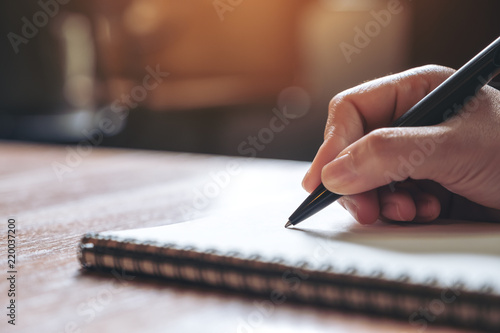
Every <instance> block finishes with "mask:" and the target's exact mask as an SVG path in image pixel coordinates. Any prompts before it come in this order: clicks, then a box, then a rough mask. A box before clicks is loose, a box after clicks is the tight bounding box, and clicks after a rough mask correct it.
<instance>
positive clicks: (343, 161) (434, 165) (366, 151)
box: [321, 126, 466, 195]
mask: <svg viewBox="0 0 500 333" xmlns="http://www.w3.org/2000/svg"><path fill="white" fill-rule="evenodd" d="M454 136H455V134H454V133H452V131H451V130H450V128H449V127H448V126H430V127H415V128H383V129H378V130H375V131H373V132H371V133H370V134H368V135H366V136H364V137H363V138H361V139H360V140H358V141H356V142H355V143H353V144H352V145H350V146H348V147H347V148H346V149H345V150H344V151H343V152H342V153H341V154H340V155H339V157H337V158H336V159H335V160H333V161H332V162H330V163H328V164H327V165H326V166H325V167H324V168H323V170H322V174H321V180H322V182H323V184H324V185H325V187H326V188H327V189H328V190H330V191H332V192H335V193H339V194H343V195H349V194H356V193H361V192H366V191H368V190H371V189H374V188H377V187H380V186H383V185H387V184H389V183H391V182H393V181H403V180H406V179H408V178H412V179H430V180H434V181H436V182H438V183H442V184H447V183H450V182H452V179H454V178H456V177H458V176H457V175H456V173H457V171H459V169H460V166H461V165H463V164H464V163H466V160H465V158H464V157H463V154H462V153H461V152H460V151H457V150H458V149H459V148H457V147H456V145H455V144H454V141H455V140H454V139H453V138H454Z"/></svg>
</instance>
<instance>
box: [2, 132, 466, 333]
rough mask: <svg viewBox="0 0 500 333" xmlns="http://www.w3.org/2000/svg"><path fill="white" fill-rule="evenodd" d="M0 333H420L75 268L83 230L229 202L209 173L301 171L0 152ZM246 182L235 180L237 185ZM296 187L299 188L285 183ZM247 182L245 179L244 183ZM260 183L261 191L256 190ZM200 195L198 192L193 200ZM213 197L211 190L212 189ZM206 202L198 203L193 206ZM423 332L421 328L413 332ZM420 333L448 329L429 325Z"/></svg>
mask: <svg viewBox="0 0 500 333" xmlns="http://www.w3.org/2000/svg"><path fill="white" fill-rule="evenodd" d="M0 156H1V162H0V198H1V199H0V219H1V220H2V225H3V226H2V228H1V230H2V231H1V232H0V239H1V247H2V249H1V253H2V260H1V263H2V264H1V272H2V275H1V276H2V278H1V280H0V281H1V282H0V295H1V297H0V298H1V302H0V303H1V308H2V309H3V310H2V313H1V318H2V319H1V323H0V327H1V329H0V330H1V331H2V332H115V331H116V332H135V331H141V332H271V331H272V332H419V330H418V329H421V328H422V327H421V326H419V327H414V326H411V325H410V324H409V323H408V322H405V321H397V320H393V319H388V318H376V317H370V316H365V315H362V314H357V313H346V312H341V311H337V310H332V309H325V308H318V307H314V306H306V305H299V304H292V303H284V304H282V305H279V306H277V307H276V308H274V309H272V311H265V310H262V309H260V307H259V302H261V301H262V299H259V298H258V297H250V296H244V295H239V294H234V293H229V292H219V291H216V290H208V289H204V288H201V287H200V288H193V287H186V286H182V285H177V284H172V283H166V282H161V281H154V280H150V279H146V278H139V277H131V276H128V275H122V276H113V275H111V274H109V275H107V274H101V275H98V274H90V273H86V272H83V271H82V270H81V269H80V265H79V263H78V261H77V245H78V242H79V240H80V238H81V236H82V235H83V234H84V233H86V232H88V231H104V230H112V229H116V230H118V229H130V228H137V227H147V226H157V225H163V224H168V223H177V222H182V221H184V220H187V219H190V218H193V217H198V216H203V215H208V214H211V213H213V212H215V211H217V210H218V209H221V203H223V202H224V200H226V199H227V197H228V196H232V195H234V193H233V192H232V190H231V184H230V183H231V181H229V182H224V181H219V183H220V184H219V192H218V193H213V195H210V196H207V195H203V191H204V185H206V184H208V183H209V182H212V183H216V181H215V180H214V179H216V178H217V176H216V175H217V172H225V171H224V170H226V171H227V170H228V168H230V167H231V166H234V162H235V161H236V164H240V165H242V166H243V169H244V170H246V171H245V172H248V173H251V174H254V175H259V174H262V175H266V177H280V174H282V172H283V170H287V169H288V168H303V170H306V168H307V163H301V162H291V161H273V160H258V159H253V160H244V159H241V158H240V159H238V158H231V157H222V156H218V157H217V156H207V155H192V154H180V153H165V152H146V151H131V150H111V149H101V148H96V147H91V146H90V147H87V148H86V149H84V147H83V146H80V147H78V146H73V147H69V146H68V147H65V146H48V145H30V144H21V143H8V142H3V143H0ZM244 177H245V175H244V173H242V174H240V175H239V176H238V177H236V178H238V179H243V178H244ZM290 181H294V182H297V186H299V183H300V179H292V180H290ZM249 183H251V182H249ZM254 186H256V187H257V186H258V184H254ZM200 193H202V195H200ZM210 193H211V192H210ZM202 196H204V198H200V197H202ZM9 218H13V219H15V228H16V263H15V269H16V270H17V275H16V285H15V289H16V303H15V304H16V320H15V323H16V325H15V327H14V326H12V325H9V324H8V323H7V320H8V319H9V318H8V317H7V316H6V314H7V311H8V310H7V309H6V306H7V305H8V302H9V298H8V297H7V290H8V289H9V282H8V281H7V277H8V274H7V270H8V267H7V260H6V259H7V246H6V244H7V221H8V219H9ZM421 331H422V330H420V332H421ZM425 332H456V330H455V329H448V328H443V327H432V326H429V327H427V328H426V329H425Z"/></svg>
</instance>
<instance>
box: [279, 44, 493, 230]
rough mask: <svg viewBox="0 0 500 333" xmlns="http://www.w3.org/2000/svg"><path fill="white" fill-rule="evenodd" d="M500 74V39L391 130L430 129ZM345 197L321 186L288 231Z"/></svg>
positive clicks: (296, 213)
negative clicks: (407, 127) (396, 128)
mask: <svg viewBox="0 0 500 333" xmlns="http://www.w3.org/2000/svg"><path fill="white" fill-rule="evenodd" d="M499 73H500V37H499V38H497V39H496V40H495V41H494V42H493V43H491V44H490V45H488V46H487V47H486V48H485V49H484V50H482V51H481V52H480V53H478V54H477V55H476V56H475V57H474V58H472V59H471V60H469V61H468V62H467V63H466V64H465V65H463V66H462V67H461V68H460V69H459V70H458V71H456V72H455V73H454V74H453V75H451V76H450V77H449V78H448V79H446V80H445V81H444V82H443V83H441V84H440V85H439V86H438V87H437V88H436V89H434V90H433V91H431V92H430V93H429V94H428V95H427V96H425V97H424V98H423V99H422V100H420V101H419V102H418V103H417V104H415V105H414V106H413V107H412V108H410V110H408V111H407V112H406V113H405V114H403V115H402V116H401V117H399V118H398V119H397V120H396V121H395V122H394V123H393V124H392V125H391V126H392V127H403V126H405V127H406V126H430V125H435V124H439V123H441V122H443V121H445V120H446V119H448V118H450V117H451V116H454V115H456V114H457V113H459V111H460V109H461V108H462V107H463V105H465V104H467V102H468V101H469V99H470V98H472V97H474V96H475V95H476V93H477V92H478V91H479V89H481V88H482V87H483V86H485V85H486V84H488V82H489V81H490V80H491V79H492V78H493V77H495V76H496V75H497V74H499ZM341 196H342V195H340V194H336V193H332V192H330V191H328V190H327V189H326V188H325V186H324V185H323V184H320V185H319V186H318V187H317V188H316V189H315V190H314V191H313V192H312V193H311V194H310V195H309V196H308V197H307V198H306V200H304V202H303V203H302V204H301V205H300V206H299V207H298V208H297V209H296V210H295V212H293V214H292V215H291V216H290V217H289V219H288V222H287V223H286V224H285V228H288V227H290V226H292V225H296V224H298V223H300V222H302V221H304V220H305V219H307V218H308V217H310V216H312V215H314V214H316V213H317V212H319V211H320V210H322V209H323V208H325V207H326V206H328V205H330V204H331V203H333V202H334V201H336V200H337V199H338V198H340V197H341Z"/></svg>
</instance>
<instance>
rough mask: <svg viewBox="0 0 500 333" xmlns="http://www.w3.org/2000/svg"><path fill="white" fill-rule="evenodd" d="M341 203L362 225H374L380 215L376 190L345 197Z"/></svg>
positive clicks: (341, 199)
mask: <svg viewBox="0 0 500 333" xmlns="http://www.w3.org/2000/svg"><path fill="white" fill-rule="evenodd" d="M339 203H340V204H341V205H342V206H343V207H344V208H345V209H347V211H348V212H349V213H350V214H351V215H352V217H354V218H355V219H356V221H358V222H359V223H361V224H371V223H374V222H375V221H377V219H378V217H379V214H380V208H379V201H378V194H377V191H376V190H373V191H368V192H365V193H359V194H355V195H350V196H344V197H342V198H340V199H339Z"/></svg>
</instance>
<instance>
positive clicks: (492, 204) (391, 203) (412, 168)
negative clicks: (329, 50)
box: [303, 65, 500, 224]
mask: <svg viewBox="0 0 500 333" xmlns="http://www.w3.org/2000/svg"><path fill="white" fill-rule="evenodd" d="M453 72H454V70H452V69H450V68H446V67H441V66H435V65H429V66H424V67H418V68H414V69H410V70H408V71H405V72H402V73H399V74H395V75H390V76H387V77H383V78H380V79H377V80H374V81H370V82H366V83H364V84H361V85H359V86H357V87H354V88H352V89H349V90H346V91H344V92H342V93H340V94H338V95H336V96H335V97H334V98H333V99H332V101H331V102H330V107H329V115H328V121H327V124H326V129H325V136H324V142H323V144H322V145H321V147H320V148H319V150H318V153H317V155H316V157H315V158H314V161H313V163H312V165H311V168H310V169H309V171H308V172H307V174H306V176H305V178H304V181H303V187H304V188H305V189H306V190H307V191H308V192H311V191H313V190H314V188H315V187H316V186H317V185H319V183H320V182H322V183H323V184H324V185H325V187H326V188H327V189H328V190H330V191H332V192H335V193H339V194H343V195H345V196H344V197H342V198H341V199H339V202H340V204H341V205H342V206H344V208H346V209H347V210H348V211H349V212H350V213H351V215H352V216H353V217H354V218H355V219H356V220H357V221H359V222H360V223H362V224H369V223H373V222H375V221H376V220H377V219H382V220H390V221H414V222H429V221H433V220H435V219H436V218H438V217H441V218H456V219H462V220H464V219H465V220H474V221H496V222H500V91H498V90H496V89H494V88H492V87H489V86H486V87H484V88H482V89H481V90H480V91H479V93H478V94H477V96H476V97H474V98H473V99H471V100H470V103H468V104H466V106H465V107H464V108H463V110H462V112H461V113H460V115H457V116H455V117H451V118H449V119H447V120H446V121H445V122H443V123H441V124H438V125H434V126H422V127H400V128H387V127H385V126H389V125H390V124H391V123H392V122H393V121H394V120H395V119H397V118H399V117H400V116H401V115H402V114H403V113H405V112H406V111H407V110H408V109H410V108H411V107H412V106H413V105H414V104H415V103H417V102H418V101H419V100H421V99H422V98H423V97H424V96H425V95H427V94H428V93H429V92H430V91H432V90H433V89H434V88H436V87H437V86H438V85H439V84H440V83H441V82H443V81H444V80H445V79H446V78H448V77H449V76H450V75H451V74H453ZM393 181H396V182H397V183H394V182H393Z"/></svg>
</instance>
